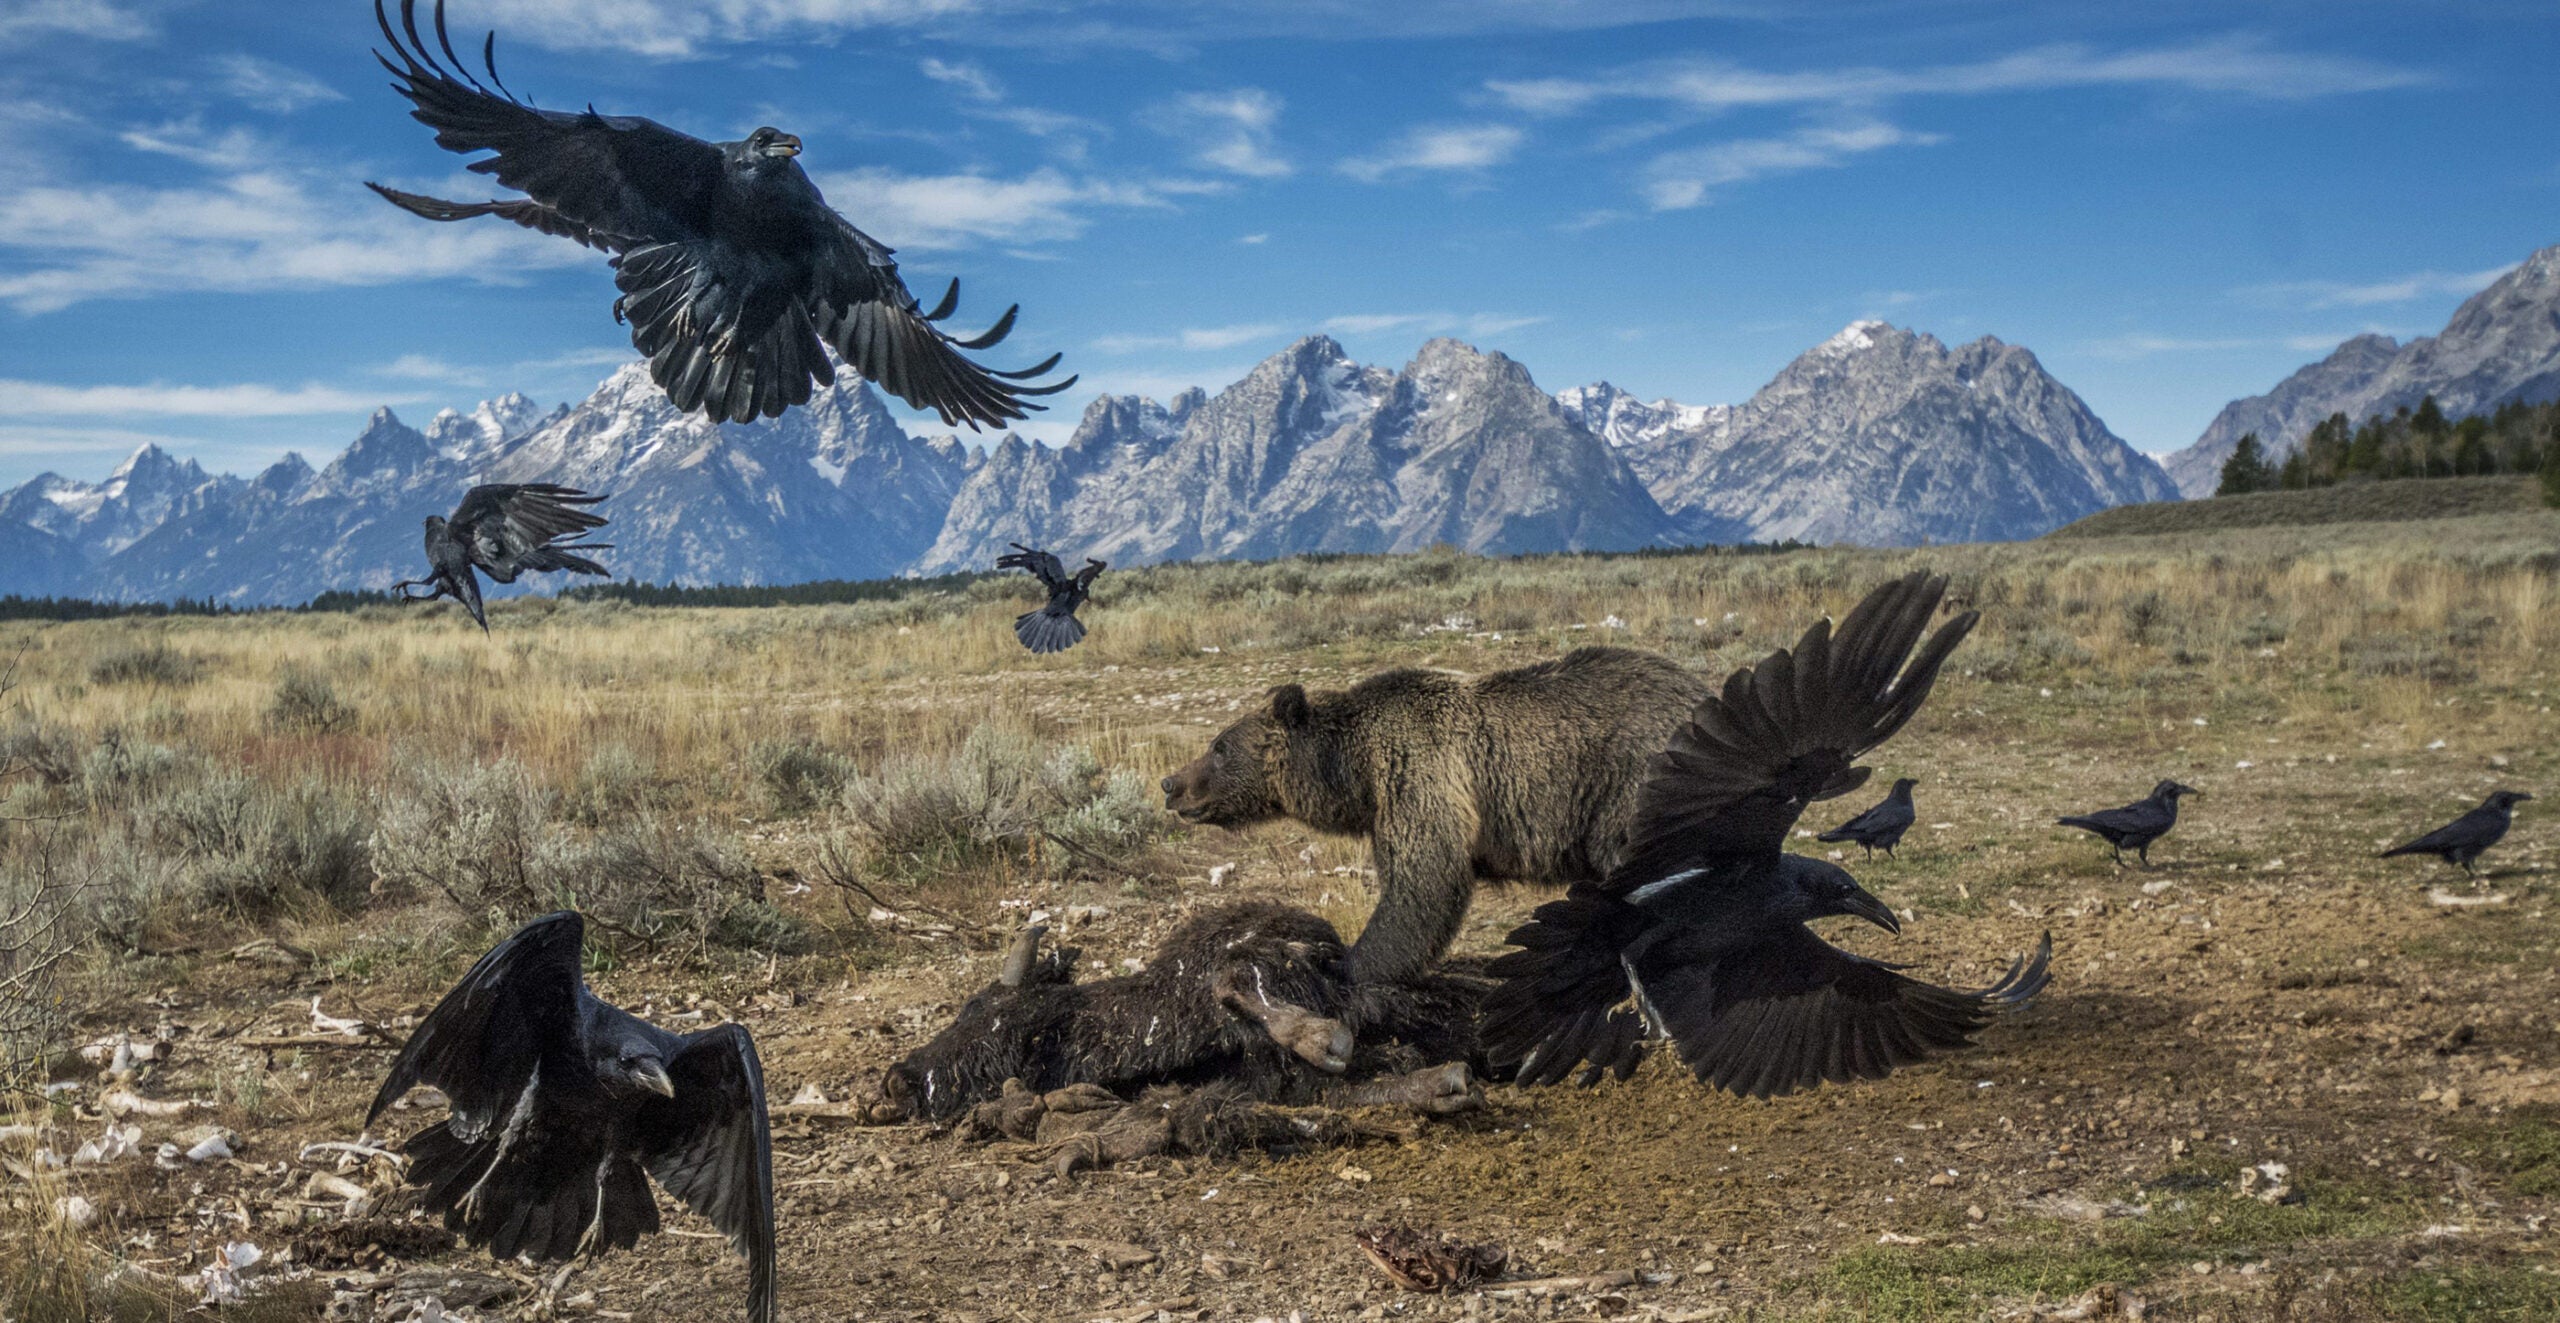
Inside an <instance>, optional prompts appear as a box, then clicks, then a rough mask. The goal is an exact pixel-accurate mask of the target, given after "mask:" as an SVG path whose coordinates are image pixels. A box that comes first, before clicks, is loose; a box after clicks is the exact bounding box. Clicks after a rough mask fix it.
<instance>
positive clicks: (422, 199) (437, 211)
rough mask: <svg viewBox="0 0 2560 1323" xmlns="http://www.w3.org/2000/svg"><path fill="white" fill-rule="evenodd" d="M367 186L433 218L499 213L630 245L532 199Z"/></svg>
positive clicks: (532, 226)
mask: <svg viewBox="0 0 2560 1323" xmlns="http://www.w3.org/2000/svg"><path fill="white" fill-rule="evenodd" d="M365 187H367V188H369V189H372V190H373V191H374V192H376V193H379V194H381V195H382V196H383V199H384V200H385V201H387V202H389V203H390V204H391V205H393V206H395V207H398V208H400V209H401V210H402V211H406V212H408V213H409V214H411V215H413V216H424V217H426V218H427V219H428V220H431V221H458V220H469V219H471V218H472V217H474V216H495V217H497V218H498V219H500V220H510V221H514V222H515V223H516V224H518V225H521V226H523V227H525V228H526V229H528V230H539V231H541V232H542V233H544V234H550V235H557V236H559V237H561V238H564V239H574V240H576V241H578V242H579V243H582V244H584V245H586V246H587V247H589V248H593V249H596V250H598V251H600V252H608V253H612V252H620V251H621V250H622V249H623V248H625V247H627V246H629V244H630V241H629V240H628V239H625V238H622V237H621V236H619V235H610V234H605V233H602V232H600V231H598V230H596V229H594V228H593V227H591V226H587V225H582V224H579V223H578V222H576V221H573V220H571V219H569V218H568V217H566V216H563V215H561V214H560V213H559V212H557V211H554V210H552V209H551V208H549V207H546V206H544V205H542V204H541V203H539V202H535V201H533V200H532V199H530V198H515V199H512V200H510V201H505V202H448V201H446V200H444V199H443V198H431V197H428V196H426V195H425V194H423V193H403V192H401V191H400V190H399V189H396V188H385V187H383V186H382V185H380V184H375V183H367V184H366V185H365Z"/></svg>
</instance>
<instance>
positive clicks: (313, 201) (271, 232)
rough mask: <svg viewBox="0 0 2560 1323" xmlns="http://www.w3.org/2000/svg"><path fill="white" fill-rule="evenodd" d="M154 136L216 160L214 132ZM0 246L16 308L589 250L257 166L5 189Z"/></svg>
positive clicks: (471, 275) (576, 256)
mask: <svg viewBox="0 0 2560 1323" xmlns="http://www.w3.org/2000/svg"><path fill="white" fill-rule="evenodd" d="M145 136H148V135H145ZM151 141H152V145H151V146H148V147H144V149H145V150H157V151H167V152H171V153H173V154H176V155H180V156H182V157H185V158H187V159H193V160H197V161H199V162H200V163H202V164H208V165H220V164H223V163H225V159H226V158H225V149H224V148H223V146H222V140H221V139H220V138H218V137H217V138H215V139H212V140H210V141H209V142H207V143H200V144H197V145H196V146H194V147H192V148H190V147H188V146H186V145H184V143H183V140H181V139H175V138H172V139H152V140H151ZM135 145H136V146H138V147H140V146H142V144H141V143H136V144H135ZM0 253H5V254H7V255H8V256H9V257H10V258H11V259H12V261H11V262H10V265H11V267H13V268H14V269H13V270H12V271H11V272H10V273H9V274H6V275H0V303H8V304H10V305H12V306H14V307H16V308H17V309H18V310H19V311H20V312H24V313H42V312H51V311H55V310H58V309H61V308H66V307H69V306H71V305H72V304H75V303H81V302H85V301H88V300H93V299H118V298H141V297H151V296H160V295H167V294H173V293H194V292H201V291H219V292H224V293H248V292H256V291H262V290H278V289H316V288H328V287H332V286H354V285H382V284H389V283H393V282H397V281H405V280H420V279H431V278H451V277H458V278H462V279H467V280H474V281H481V282H488V283H505V282H508V281H511V280H513V279H516V278H518V277H519V276H521V274H522V273H523V272H524V271H525V270H527V269H528V268H533V267H543V266H561V265H566V264H571V263H576V262H582V261H587V260H591V258H592V255H591V254H587V253H585V252H584V251H583V250H580V249H578V248H576V247H574V246H573V245H570V244H566V243H562V242H560V241H557V240H548V239H544V238H542V237H541V236H539V235H535V234H532V233H530V232H529V231H524V230H519V229H517V228H516V227H514V226H511V225H468V224H465V225H433V224H427V223H424V222H420V221H418V220H417V219H416V218H414V217H410V216H406V215H403V214H401V213H399V212H397V211H395V210H394V209H392V208H390V207H386V206H382V205H380V204H379V203H378V202H376V201H375V200H374V199H373V197H372V196H371V195H370V194H364V193H360V192H357V191H356V190H353V189H351V188H347V187H345V186H344V185H343V181H330V184H329V186H327V187H325V188H324V187H320V186H316V184H315V181H314V180H312V179H310V178H307V177H304V176H301V175H297V174H291V173H284V172H278V171H271V170H261V169H249V170H239V171H236V172H232V173H225V174H221V175H219V176H218V177H216V178H214V179H212V180H210V181H208V182H206V183H204V184H199V185H188V186H180V187H171V188H152V187H145V186H140V185H133V184H77V185H56V186H42V187H36V188H27V189H20V190H17V191H15V192H11V193H7V194H0Z"/></svg>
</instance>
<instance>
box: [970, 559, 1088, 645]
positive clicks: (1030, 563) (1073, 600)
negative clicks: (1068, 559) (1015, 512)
mask: <svg viewBox="0 0 2560 1323" xmlns="http://www.w3.org/2000/svg"><path fill="white" fill-rule="evenodd" d="M1010 545H1011V546H1012V547H1013V550H1014V554H1013V555H1010V556H998V557H996V568H997V569H1000V570H1029V571H1030V572H1031V576H1032V577H1033V578H1036V579H1038V580H1039V581H1040V586H1041V587H1044V588H1046V589H1048V590H1049V603H1048V605H1046V606H1043V607H1041V608H1040V609H1039V610H1037V611H1025V612H1023V613H1022V614H1021V615H1018V616H1015V617H1014V618H1013V636H1014V637H1015V638H1018V639H1020V640H1022V646H1024V647H1026V648H1029V649H1031V650H1032V651H1033V652H1044V653H1045V652H1065V651H1066V650H1067V649H1069V648H1072V647H1074V646H1075V645H1076V644H1078V643H1081V642H1083V641H1084V622H1083V621H1081V620H1078V619H1076V608H1077V607H1080V606H1083V605H1084V602H1085V598H1086V597H1087V596H1089V595H1090V594H1091V592H1092V589H1093V581H1094V580H1096V579H1099V578H1101V577H1102V572H1103V571H1104V570H1107V569H1109V568H1111V566H1110V563H1109V562H1107V561H1099V560H1095V559H1094V558H1092V557H1091V556H1087V557H1085V561H1084V568H1083V569H1080V570H1078V571H1076V572H1075V573H1074V574H1073V575H1069V574H1068V573H1067V567H1066V565H1065V564H1064V563H1063V562H1061V561H1060V560H1059V559H1058V558H1057V557H1056V556H1054V555H1052V554H1050V553H1048V552H1046V551H1034V550H1032V549H1031V548H1029V547H1026V546H1024V545H1022V544H1021V543H1019V542H1015V543H1011V544H1010Z"/></svg>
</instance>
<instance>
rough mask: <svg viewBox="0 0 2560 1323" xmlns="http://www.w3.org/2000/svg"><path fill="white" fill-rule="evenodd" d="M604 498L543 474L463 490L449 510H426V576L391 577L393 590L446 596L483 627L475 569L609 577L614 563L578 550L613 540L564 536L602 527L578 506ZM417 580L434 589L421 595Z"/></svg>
mask: <svg viewBox="0 0 2560 1323" xmlns="http://www.w3.org/2000/svg"><path fill="white" fill-rule="evenodd" d="M603 499H604V498H603V497H601V496H589V495H587V494H586V493H585V492H582V491H579V490H578V489H577V488H575V487H562V486H559V485H557V484H555V483H548V482H522V483H511V482H500V483H484V484H482V485H481V486H478V487H474V488H472V489H471V490H470V491H467V492H465V493H463V495H462V504H460V505H457V506H455V507H454V508H453V517H452V518H450V519H448V518H446V517H444V516H443V515H428V516H427V565H428V567H429V568H428V570H427V577H426V578H423V579H403V580H401V581H400V582H398V583H395V584H393V585H391V591H393V592H395V593H398V594H400V600H401V601H404V602H432V601H434V600H436V599H437V598H439V597H450V598H452V599H453V600H455V601H457V602H460V603H462V605H463V608H464V609H465V610H468V611H469V612H470V613H471V618H472V619H473V620H476V621H479V622H480V632H481V633H484V634H485V633H487V632H489V617H488V614H487V613H486V612H485V611H483V610H482V609H481V607H480V580H479V578H478V577H477V575H478V574H486V575H488V576H489V577H490V578H492V579H495V580H497V581H498V582H500V583H514V582H515V581H516V576H517V575H519V574H523V573H525V572H527V571H529V570H538V571H550V570H568V571H570V572H571V573H574V574H594V575H601V576H604V577H608V578H609V577H611V575H612V572H611V571H609V570H607V569H606V568H605V567H603V566H602V565H598V564H597V563H595V562H594V561H592V560H589V559H587V558H586V557H585V556H584V555H581V554H579V553H581V552H588V551H611V550H613V544H612V543H610V542H578V541H570V540H564V539H575V538H580V537H584V536H585V535H586V534H587V533H588V531H590V530H592V529H598V528H602V527H604V525H605V520H604V516H602V515H599V514H596V513H594V512H593V511H590V510H581V509H579V508H578V507H579V506H582V505H593V504H595V503H596V502H598V501H601V500H603ZM475 572H476V573H475ZM422 585H423V586H426V587H431V588H433V589H434V590H435V591H433V592H431V593H428V594H427V595H426V596H424V597H419V596H416V595H415V594H413V593H411V592H410V591H409V590H410V589H411V588H413V587H419V586H422Z"/></svg>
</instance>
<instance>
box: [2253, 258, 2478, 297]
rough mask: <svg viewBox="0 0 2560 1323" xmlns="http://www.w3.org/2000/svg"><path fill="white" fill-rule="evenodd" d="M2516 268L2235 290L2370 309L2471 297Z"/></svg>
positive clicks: (2326, 281) (2255, 286)
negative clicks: (2417, 301)
mask: <svg viewBox="0 0 2560 1323" xmlns="http://www.w3.org/2000/svg"><path fill="white" fill-rule="evenodd" d="M2515 269H2516V264H2515V263H2513V262H2509V263H2508V264H2506V265H2505V266H2498V267H2491V268H2489V269H2488V270H2486V271H2413V272H2410V273H2409V274H2407V275H2400V276H2391V277H2388V278H2386V279H2382V280H2372V281H2366V282H2363V283H2361V284H2358V283H2354V282H2349V281H2337V280H2295V281H2283V282H2279V283H2275V284H2266V285H2250V286H2247V287H2245V288H2243V289H2240V290H2237V291H2235V292H2236V293H2238V294H2239V295H2240V296H2241V297H2243V298H2246V299H2249V300H2251V301H2253V302H2258V303H2271V304H2295V305H2300V306H2302V307H2307V308H2369V307H2374V306H2377V305H2381V304H2387V303H2411V302H2415V301H2416V300H2418V299H2430V298H2442V297H2445V296H2447V295H2451V296H2454V297H2457V298H2469V297H2470V296H2471V295H2474V294H2477V293H2479V292H2480V291H2481V290H2484V289H2487V288H2488V287H2489V286H2490V285H2491V284H2492V283H2494V282H2495V281H2496V280H2497V279H2498V278H2499V277H2500V276H2503V275H2505V274H2507V273H2508V272H2510V271H2513V270H2515Z"/></svg>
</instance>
